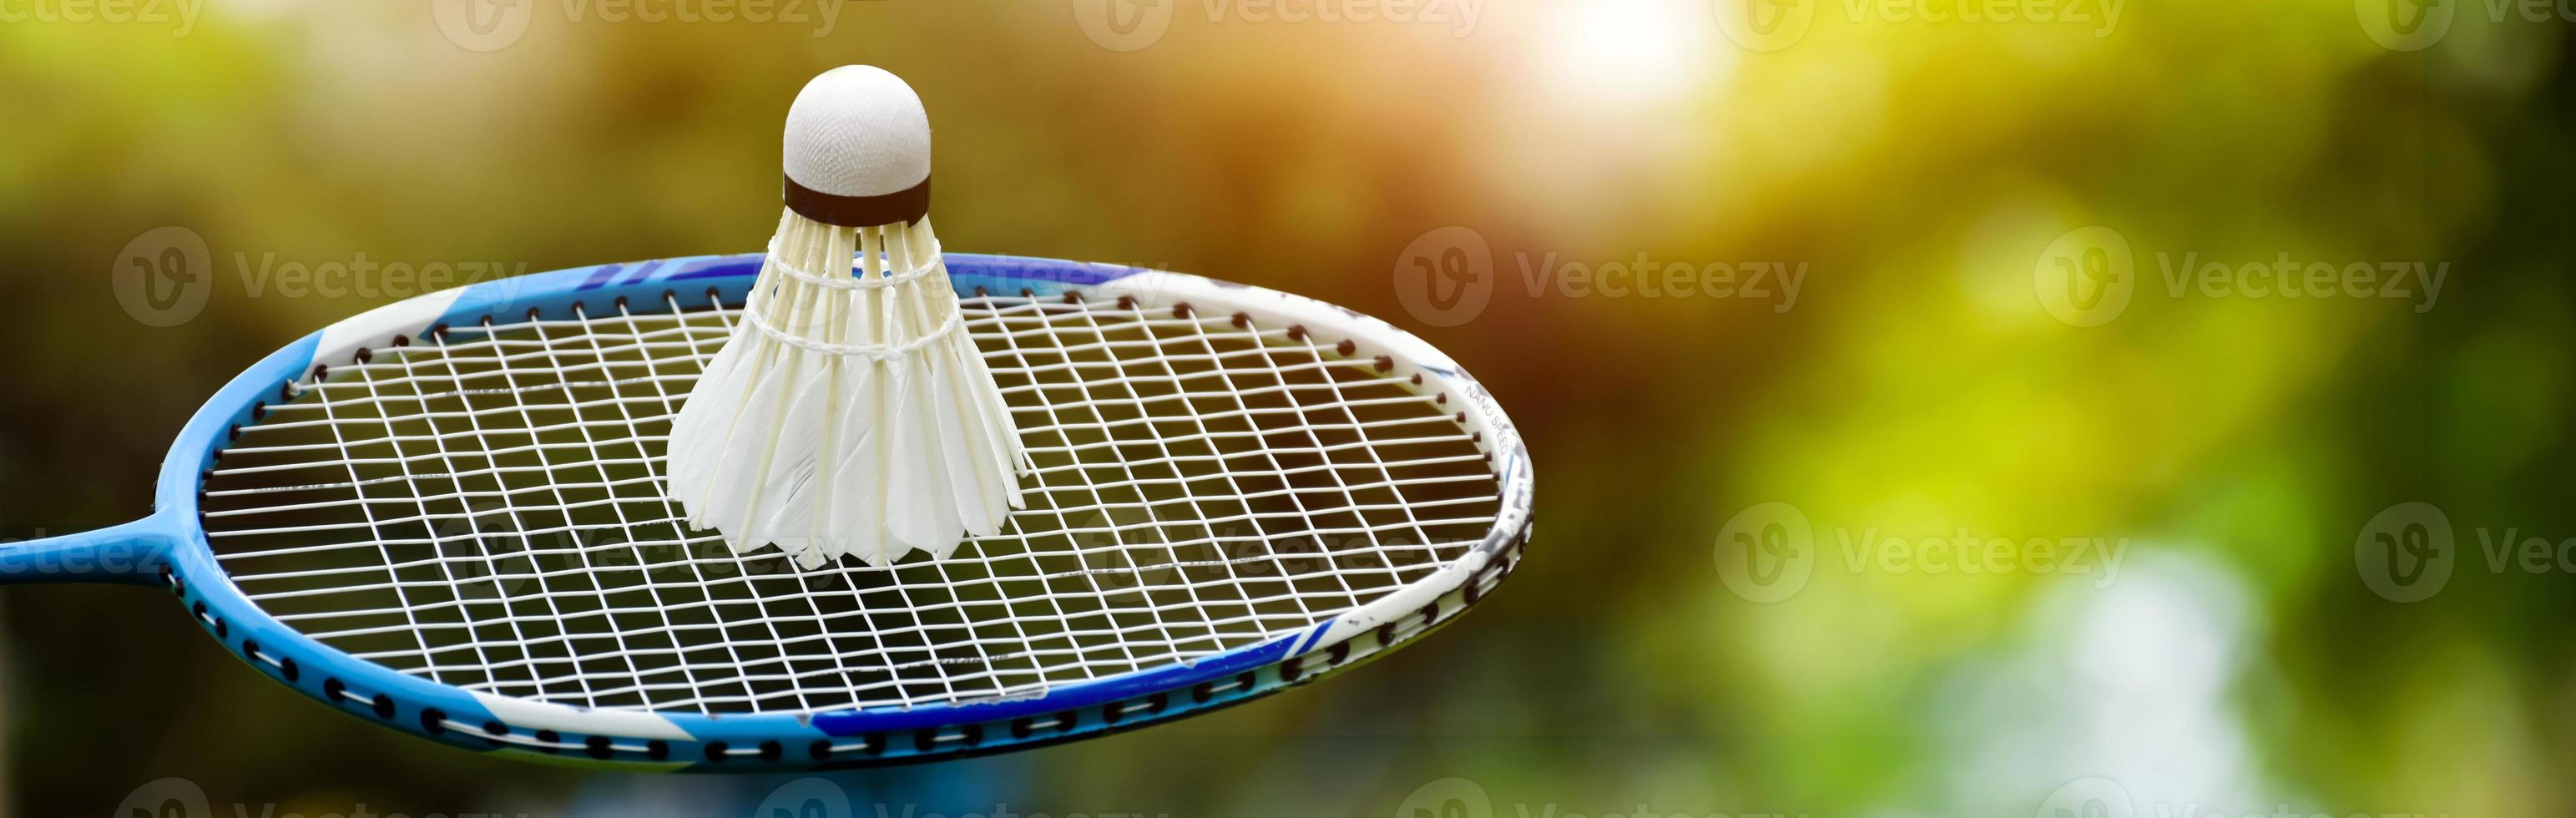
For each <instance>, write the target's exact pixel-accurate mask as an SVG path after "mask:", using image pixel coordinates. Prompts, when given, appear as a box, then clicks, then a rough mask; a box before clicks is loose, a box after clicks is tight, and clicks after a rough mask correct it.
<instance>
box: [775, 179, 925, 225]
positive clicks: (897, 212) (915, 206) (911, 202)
mask: <svg viewBox="0 0 2576 818" xmlns="http://www.w3.org/2000/svg"><path fill="white" fill-rule="evenodd" d="M780 178H782V179H785V180H786V182H787V186H786V195H785V198H786V199H787V209H789V210H793V211H796V213H797V214H798V215H801V216H804V217H805V218H808V219H813V220H815V221H818V222H822V223H824V224H833V225H840V226H842V227H876V226H879V225H887V224H894V223H895V222H903V223H905V224H910V223H913V222H917V221H921V217H923V216H928V215H930V177H928V176H924V177H922V178H921V184H917V185H913V186H912V187H910V188H907V189H904V190H899V191H896V192H893V193H888V194H885V195H883V196H835V195H832V194H829V193H825V192H822V191H819V190H815V189H813V188H809V187H806V186H804V185H800V184H797V183H796V179H795V177H792V176H781V177H780Z"/></svg>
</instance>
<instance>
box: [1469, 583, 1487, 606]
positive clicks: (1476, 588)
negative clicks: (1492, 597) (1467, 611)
mask: <svg viewBox="0 0 2576 818" xmlns="http://www.w3.org/2000/svg"><path fill="white" fill-rule="evenodd" d="M1484 580H1485V578H1484V577H1483V576H1470V577H1468V578H1467V604H1469V605H1474V604H1476V599H1477V598H1478V597H1482V596H1484V595H1485V589H1484Z"/></svg>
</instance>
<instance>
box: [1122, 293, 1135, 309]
mask: <svg viewBox="0 0 2576 818" xmlns="http://www.w3.org/2000/svg"><path fill="white" fill-rule="evenodd" d="M1118 308H1119V309H1122V310H1132V309H1135V308H1136V297H1135V296H1132V295H1122V296H1119V297H1118Z"/></svg>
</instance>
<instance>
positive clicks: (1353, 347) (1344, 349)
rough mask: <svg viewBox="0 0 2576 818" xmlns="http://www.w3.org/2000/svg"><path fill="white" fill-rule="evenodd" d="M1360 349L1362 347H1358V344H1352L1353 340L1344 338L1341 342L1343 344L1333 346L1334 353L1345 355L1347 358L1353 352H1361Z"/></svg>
mask: <svg viewBox="0 0 2576 818" xmlns="http://www.w3.org/2000/svg"><path fill="white" fill-rule="evenodd" d="M1359 348H1360V345H1358V344H1354V343H1351V339H1348V338H1344V339H1342V342H1341V343H1338V344H1334V345H1333V351H1334V352H1339V353H1341V354H1343V355H1345V356H1347V355H1349V354H1351V353H1353V352H1357V351H1359Z"/></svg>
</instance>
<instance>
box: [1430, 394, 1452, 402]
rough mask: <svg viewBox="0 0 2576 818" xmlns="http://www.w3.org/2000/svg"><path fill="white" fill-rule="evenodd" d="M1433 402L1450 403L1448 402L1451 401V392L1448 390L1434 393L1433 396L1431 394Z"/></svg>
mask: <svg viewBox="0 0 2576 818" xmlns="http://www.w3.org/2000/svg"><path fill="white" fill-rule="evenodd" d="M1431 402H1432V403H1448V402H1449V393H1447V392H1442V393H1440V394H1437V395H1433V396H1431Z"/></svg>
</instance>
